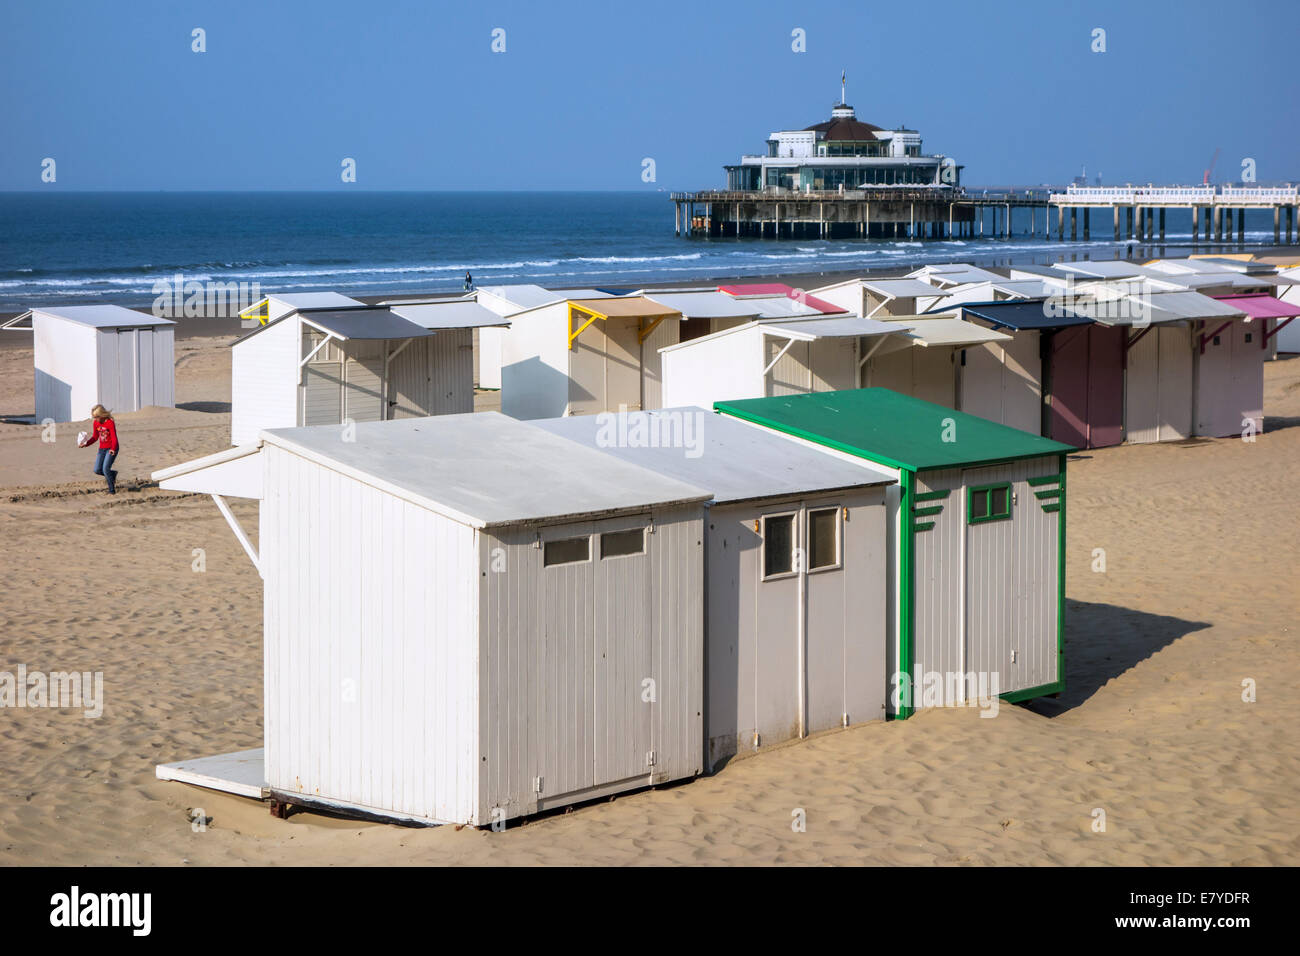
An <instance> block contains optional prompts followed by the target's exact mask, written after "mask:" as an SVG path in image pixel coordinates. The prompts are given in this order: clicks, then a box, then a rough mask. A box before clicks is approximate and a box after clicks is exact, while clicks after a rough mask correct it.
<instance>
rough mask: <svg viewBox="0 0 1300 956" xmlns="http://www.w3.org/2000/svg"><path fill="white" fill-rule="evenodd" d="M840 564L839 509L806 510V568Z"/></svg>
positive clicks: (831, 566) (812, 568) (817, 568)
mask: <svg viewBox="0 0 1300 956" xmlns="http://www.w3.org/2000/svg"><path fill="white" fill-rule="evenodd" d="M839 564H840V509H839V508H838V507H836V508H819V509H818V510H816V511H810V512H808V570H809V571H820V570H822V569H823V568H836V567H839Z"/></svg>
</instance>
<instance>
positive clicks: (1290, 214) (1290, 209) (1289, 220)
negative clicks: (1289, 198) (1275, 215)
mask: <svg viewBox="0 0 1300 956" xmlns="http://www.w3.org/2000/svg"><path fill="white" fill-rule="evenodd" d="M1294 221H1295V206H1287V207H1286V241H1287V244H1288V245H1290V243H1291V226H1292V224H1293V223H1294Z"/></svg>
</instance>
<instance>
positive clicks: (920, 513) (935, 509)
mask: <svg viewBox="0 0 1300 956" xmlns="http://www.w3.org/2000/svg"><path fill="white" fill-rule="evenodd" d="M912 514H914V515H916V516H917V517H918V518H924V517H927V516H929V515H938V514H943V505H931V506H930V507H929V508H913V509H912Z"/></svg>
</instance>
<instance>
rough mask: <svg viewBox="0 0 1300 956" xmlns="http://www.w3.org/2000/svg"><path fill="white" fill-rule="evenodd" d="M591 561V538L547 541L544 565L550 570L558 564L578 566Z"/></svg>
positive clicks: (543, 555)
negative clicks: (579, 563) (577, 564)
mask: <svg viewBox="0 0 1300 956" xmlns="http://www.w3.org/2000/svg"><path fill="white" fill-rule="evenodd" d="M590 559H591V538H590V537H589V536H588V535H585V534H584V535H583V536H582V537H581V538H557V539H556V540H554V541H547V542H546V544H545V545H544V546H543V548H542V564H544V565H545V566H546V567H548V568H552V567H555V566H556V565H557V564H576V563H578V562H579V561H588V560H590Z"/></svg>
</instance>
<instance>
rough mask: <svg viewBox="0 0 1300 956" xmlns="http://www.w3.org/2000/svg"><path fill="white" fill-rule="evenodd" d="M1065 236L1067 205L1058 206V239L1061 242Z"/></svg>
mask: <svg viewBox="0 0 1300 956" xmlns="http://www.w3.org/2000/svg"><path fill="white" fill-rule="evenodd" d="M1064 238H1065V207H1064V206H1057V207H1056V241H1057V242H1060V241H1061V240H1063V239H1064Z"/></svg>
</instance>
